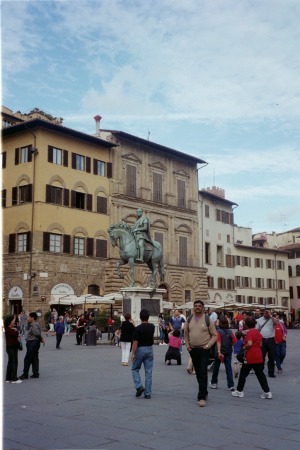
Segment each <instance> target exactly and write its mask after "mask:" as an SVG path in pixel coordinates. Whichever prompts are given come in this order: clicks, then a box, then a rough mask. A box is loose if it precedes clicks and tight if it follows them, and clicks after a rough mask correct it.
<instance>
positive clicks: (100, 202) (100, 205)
mask: <svg viewBox="0 0 300 450" xmlns="http://www.w3.org/2000/svg"><path fill="white" fill-rule="evenodd" d="M97 212H98V213H102V214H107V198H106V197H97Z"/></svg>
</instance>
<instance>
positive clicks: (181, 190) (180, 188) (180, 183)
mask: <svg viewBox="0 0 300 450" xmlns="http://www.w3.org/2000/svg"><path fill="white" fill-rule="evenodd" d="M177 204H178V206H179V207H180V208H185V181H184V180H177Z"/></svg>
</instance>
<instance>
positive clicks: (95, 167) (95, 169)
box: [93, 159, 97, 175]
mask: <svg viewBox="0 0 300 450" xmlns="http://www.w3.org/2000/svg"><path fill="white" fill-rule="evenodd" d="M93 174H94V175H97V159H93Z"/></svg>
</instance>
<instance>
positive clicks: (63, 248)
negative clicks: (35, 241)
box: [43, 232, 71, 253]
mask: <svg viewBox="0 0 300 450" xmlns="http://www.w3.org/2000/svg"><path fill="white" fill-rule="evenodd" d="M70 243H71V237H70V236H69V235H68V234H59V233H49V232H44V233H43V251H44V252H52V253H70Z"/></svg>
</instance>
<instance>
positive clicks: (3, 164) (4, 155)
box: [2, 152, 6, 169]
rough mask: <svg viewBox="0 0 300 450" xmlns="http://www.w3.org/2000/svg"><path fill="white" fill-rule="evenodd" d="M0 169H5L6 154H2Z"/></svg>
mask: <svg viewBox="0 0 300 450" xmlns="http://www.w3.org/2000/svg"><path fill="white" fill-rule="evenodd" d="M2 169H6V152H3V153H2Z"/></svg>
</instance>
